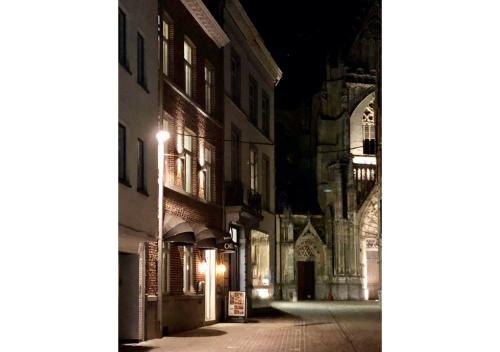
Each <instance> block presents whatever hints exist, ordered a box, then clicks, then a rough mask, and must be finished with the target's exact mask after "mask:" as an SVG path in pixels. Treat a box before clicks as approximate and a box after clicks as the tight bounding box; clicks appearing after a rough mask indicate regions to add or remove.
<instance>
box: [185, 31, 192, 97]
mask: <svg viewBox="0 0 500 352" xmlns="http://www.w3.org/2000/svg"><path fill="white" fill-rule="evenodd" d="M193 51H194V47H193V45H192V44H190V43H189V42H188V41H187V40H184V91H185V92H186V94H187V95H188V96H192V94H193Z"/></svg>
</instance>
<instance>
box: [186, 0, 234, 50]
mask: <svg viewBox="0 0 500 352" xmlns="http://www.w3.org/2000/svg"><path fill="white" fill-rule="evenodd" d="M181 2H182V4H183V5H184V6H185V7H186V9H187V10H188V11H189V13H190V14H191V15H192V16H193V17H194V19H195V20H196V22H198V24H199V25H200V27H201V28H202V29H203V30H204V31H205V33H206V34H207V35H208V36H209V37H210V39H212V40H213V41H214V43H215V44H216V45H217V46H218V47H219V48H222V47H223V46H225V45H226V44H227V43H229V38H228V36H227V35H226V33H225V32H224V30H223V29H222V28H221V26H220V25H219V24H218V23H217V21H216V20H215V18H214V17H213V16H212V14H211V13H210V11H209V10H208V9H207V7H206V6H205V4H204V3H203V2H202V1H201V0H181Z"/></svg>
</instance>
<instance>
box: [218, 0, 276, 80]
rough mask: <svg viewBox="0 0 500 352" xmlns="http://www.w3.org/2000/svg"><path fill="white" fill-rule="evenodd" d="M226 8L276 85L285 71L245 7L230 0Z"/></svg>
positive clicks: (234, 0) (235, 0) (236, 0)
mask: <svg viewBox="0 0 500 352" xmlns="http://www.w3.org/2000/svg"><path fill="white" fill-rule="evenodd" d="M226 8H227V10H228V12H229V14H230V15H231V16H232V17H233V19H234V21H235V22H236V23H237V25H238V27H239V29H240V30H241V32H242V33H243V36H244V37H245V38H246V40H247V43H248V46H249V47H250V48H251V50H252V52H253V53H254V54H255V56H256V57H257V59H258V60H259V62H260V63H261V64H262V66H263V67H264V68H265V70H266V71H267V73H268V74H269V76H271V77H272V79H273V81H274V85H277V84H278V82H279V81H280V80H281V77H282V76H283V72H282V71H281V70H280V68H279V67H278V65H277V64H276V62H275V61H274V59H273V57H272V56H271V54H270V53H269V51H268V50H267V49H266V46H265V44H264V41H263V40H262V38H261V36H260V34H259V32H258V31H257V29H256V28H255V26H254V25H253V23H252V21H251V20H250V18H248V15H247V14H246V12H245V9H243V6H241V4H240V2H239V1H238V0H229V1H228V2H227V4H226Z"/></svg>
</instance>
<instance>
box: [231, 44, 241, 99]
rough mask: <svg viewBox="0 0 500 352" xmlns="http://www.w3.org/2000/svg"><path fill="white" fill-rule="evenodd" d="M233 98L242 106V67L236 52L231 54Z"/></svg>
mask: <svg viewBox="0 0 500 352" xmlns="http://www.w3.org/2000/svg"><path fill="white" fill-rule="evenodd" d="M231 98H233V101H234V102H235V103H236V105H238V106H239V105H240V103H241V102H240V99H241V67H240V57H239V56H238V54H236V52H234V51H233V52H231Z"/></svg>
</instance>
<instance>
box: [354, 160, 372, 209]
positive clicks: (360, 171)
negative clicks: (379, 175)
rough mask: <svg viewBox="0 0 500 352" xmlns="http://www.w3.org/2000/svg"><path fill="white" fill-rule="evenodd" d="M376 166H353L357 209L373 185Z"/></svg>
mask: <svg viewBox="0 0 500 352" xmlns="http://www.w3.org/2000/svg"><path fill="white" fill-rule="evenodd" d="M376 168H377V166H376V165H370V164H353V173H354V175H353V176H354V184H355V186H356V199H357V203H358V208H359V207H360V206H361V205H362V204H363V202H364V201H365V199H366V197H368V194H370V192H371V190H372V188H373V186H374V185H375V172H376Z"/></svg>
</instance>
